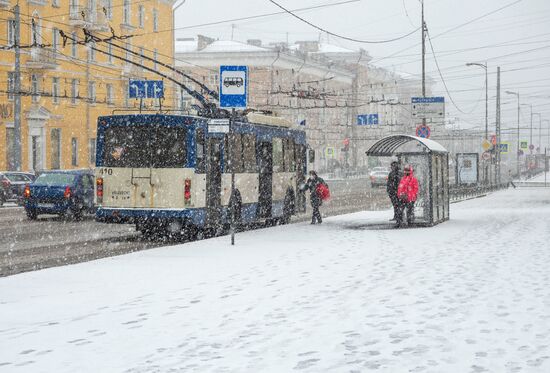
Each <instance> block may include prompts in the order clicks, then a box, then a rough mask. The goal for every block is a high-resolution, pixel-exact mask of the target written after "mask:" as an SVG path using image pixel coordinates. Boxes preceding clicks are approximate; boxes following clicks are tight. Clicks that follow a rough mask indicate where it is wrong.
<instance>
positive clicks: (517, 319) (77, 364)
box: [0, 188, 550, 373]
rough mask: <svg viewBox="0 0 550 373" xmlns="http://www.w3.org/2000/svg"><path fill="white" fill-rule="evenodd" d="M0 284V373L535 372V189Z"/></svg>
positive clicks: (539, 294) (547, 261)
mask: <svg viewBox="0 0 550 373" xmlns="http://www.w3.org/2000/svg"><path fill="white" fill-rule="evenodd" d="M389 216H390V213H389V212H388V211H385V212H362V213H355V214H350V215H344V216H339V217H334V218H328V219H326V220H325V222H324V223H323V224H322V225H314V226H312V225H309V224H306V223H299V224H294V225H290V226H277V227H273V228H269V229H263V230H257V231H250V232H245V233H239V234H238V235H237V238H236V245H235V246H233V247H232V246H230V244H229V237H219V238H215V239H210V240H205V241H200V242H195V243H188V244H184V245H179V246H172V247H165V248H160V249H155V250H150V251H143V252H138V253H135V254H131V255H125V256H119V257H111V258H108V259H103V260H98V261H94V262H88V263H82V264H78V265H71V266H66V267H57V268H51V269H47V270H42V271H37V272H31V273H24V274H20V275H15V276H12V277H7V278H2V279H0V346H1V347H0V371H2V372H127V371H128V372H290V371H295V370H298V371H304V372H327V371H330V372H351V371H356V372H365V371H369V372H370V371H376V372H445V373H447V372H460V373H462V372H540V373H543V372H544V373H546V372H550V269H549V268H550V245H549V242H550V189H544V188H523V189H522V188H518V189H509V190H506V191H502V192H498V193H494V194H492V195H490V196H488V197H485V198H479V199H474V200H470V201H466V202H462V203H457V204H453V205H451V220H450V221H448V222H446V223H443V224H440V225H438V226H436V227H433V228H418V229H402V230H396V229H379V230H374V229H371V228H372V227H371V226H370V224H376V223H380V222H386V223H387V219H388V218H389Z"/></svg>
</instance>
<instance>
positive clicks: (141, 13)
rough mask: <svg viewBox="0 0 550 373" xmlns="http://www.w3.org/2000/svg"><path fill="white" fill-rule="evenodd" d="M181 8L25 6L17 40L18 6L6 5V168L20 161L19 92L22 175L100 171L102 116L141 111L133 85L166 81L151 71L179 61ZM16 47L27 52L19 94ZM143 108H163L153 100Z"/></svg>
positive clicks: (39, 2) (2, 149) (75, 2)
mask: <svg viewBox="0 0 550 373" xmlns="http://www.w3.org/2000/svg"><path fill="white" fill-rule="evenodd" d="M173 3H174V1H173V0H153V1H146V2H143V1H136V0H119V1H113V0H87V1H86V0H26V1H22V2H19V5H20V37H19V43H17V35H16V27H15V26H16V21H15V18H16V17H15V13H14V6H15V4H16V1H13V0H11V1H10V0H4V1H2V2H0V12H1V14H2V15H3V16H2V17H1V19H0V24H2V26H1V27H0V40H1V41H0V43H1V44H2V45H3V50H0V76H1V77H2V79H1V83H0V170H13V169H15V168H16V164H17V162H16V160H15V158H14V157H15V128H16V126H15V123H14V122H15V115H14V110H15V105H14V102H15V98H16V97H17V95H20V97H21V111H20V113H21V114H20V118H21V125H20V126H21V167H20V168H21V169H22V170H34V171H40V170H48V169H72V168H89V167H93V166H94V165H95V138H96V123H97V118H98V116H100V115H108V114H111V113H112V112H113V111H114V110H132V109H134V108H136V107H139V104H140V103H139V102H138V101H137V100H135V99H130V98H129V97H128V84H129V80H130V79H154V80H162V78H161V77H159V76H157V75H156V74H153V73H151V72H149V71H147V70H146V68H147V67H148V68H150V69H154V70H162V69H161V68H160V67H159V66H158V65H159V63H160V62H162V63H166V64H169V65H172V64H173V47H174V44H173V30H172V28H173V27H172V25H173V12H172V6H173ZM16 43H17V45H19V47H20V48H19V50H20V86H21V89H20V91H18V92H16V91H15V79H16V74H15V47H14V46H15V45H16ZM147 58H151V59H154V60H156V61H158V62H155V61H149V60H148V59H147ZM132 62H133V63H132ZM166 74H167V75H171V72H170V71H166ZM165 86H168V90H165V101H166V102H167V103H172V102H173V93H172V92H171V89H172V86H171V84H166V83H165ZM142 104H144V105H145V106H153V105H156V106H158V105H162V104H163V103H162V102H151V101H147V100H146V102H145V103H142ZM142 106H143V105H142Z"/></svg>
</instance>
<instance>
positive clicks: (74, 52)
mask: <svg viewBox="0 0 550 373" xmlns="http://www.w3.org/2000/svg"><path fill="white" fill-rule="evenodd" d="M71 38H72V39H73V40H74V41H73V42H72V43H73V44H72V45H71V57H74V58H76V57H78V49H77V47H78V44H77V43H76V41H77V39H76V32H73V33H72V34H71Z"/></svg>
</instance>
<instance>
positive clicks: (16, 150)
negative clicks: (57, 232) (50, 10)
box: [13, 3, 22, 171]
mask: <svg viewBox="0 0 550 373" xmlns="http://www.w3.org/2000/svg"><path fill="white" fill-rule="evenodd" d="M14 14H15V30H14V44H15V74H14V75H15V76H14V79H15V81H14V82H13V90H14V97H13V99H14V102H13V106H14V108H13V122H14V123H13V126H14V134H13V135H14V136H13V137H14V146H13V158H14V159H13V166H14V168H15V170H16V171H21V163H22V159H21V153H22V152H21V55H20V50H19V45H20V44H21V16H20V14H19V3H17V4H15V7H14Z"/></svg>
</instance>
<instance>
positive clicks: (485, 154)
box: [481, 152, 491, 161]
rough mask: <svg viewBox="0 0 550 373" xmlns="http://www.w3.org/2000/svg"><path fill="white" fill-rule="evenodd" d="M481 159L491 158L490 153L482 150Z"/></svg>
mask: <svg viewBox="0 0 550 373" xmlns="http://www.w3.org/2000/svg"><path fill="white" fill-rule="evenodd" d="M481 159H483V160H484V161H488V160H489V159H491V153H489V152H483V153H482V154H481Z"/></svg>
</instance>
